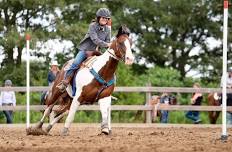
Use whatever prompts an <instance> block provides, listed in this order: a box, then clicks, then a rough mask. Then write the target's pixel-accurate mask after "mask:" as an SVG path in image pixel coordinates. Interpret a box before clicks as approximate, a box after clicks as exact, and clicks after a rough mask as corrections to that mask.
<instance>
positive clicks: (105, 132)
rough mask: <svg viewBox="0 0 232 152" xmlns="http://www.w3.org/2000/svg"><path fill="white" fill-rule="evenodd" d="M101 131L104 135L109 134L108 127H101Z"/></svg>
mask: <svg viewBox="0 0 232 152" xmlns="http://www.w3.org/2000/svg"><path fill="white" fill-rule="evenodd" d="M101 132H102V133H103V134H105V135H109V134H110V130H109V128H103V129H102V130H101Z"/></svg>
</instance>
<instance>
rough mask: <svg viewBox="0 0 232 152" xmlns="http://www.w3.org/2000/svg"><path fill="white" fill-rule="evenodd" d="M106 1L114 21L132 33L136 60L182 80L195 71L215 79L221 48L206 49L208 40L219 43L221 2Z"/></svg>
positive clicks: (175, 0)
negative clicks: (168, 69)
mask: <svg viewBox="0 0 232 152" xmlns="http://www.w3.org/2000/svg"><path fill="white" fill-rule="evenodd" d="M108 2H109V3H108V5H109V7H110V8H111V9H112V10H113V12H114V14H115V18H116V20H117V21H116V22H118V23H121V22H123V23H125V24H127V25H128V26H129V27H130V28H131V30H132V32H133V33H134V34H136V36H137V44H136V47H137V48H138V50H139V52H138V54H137V59H138V60H140V59H144V60H145V61H146V63H152V64H154V65H158V66H160V67H166V66H169V67H172V68H174V69H177V70H178V71H180V74H181V77H182V78H184V77H185V76H186V73H187V72H189V71H190V70H199V71H200V72H201V74H202V75H203V76H205V77H211V78H212V79H213V80H215V77H216V78H217V79H218V76H219V75H220V73H221V71H220V70H221V67H220V65H221V55H222V52H221V48H222V47H221V46H219V47H218V48H210V46H209V41H208V39H209V38H213V39H216V40H220V39H221V37H222V34H221V33H222V31H221V28H222V13H223V11H222V2H221V1H217V0H202V1H199V0H191V1H186V0H158V1H152V0H143V1H133V0H121V1H116V2H114V3H110V1H108ZM122 4H123V5H122ZM119 6H123V7H119ZM230 54H231V53H229V56H231V55H230ZM215 56H216V58H215ZM187 65H188V66H189V67H188V68H187ZM209 67H211V69H212V70H208V69H209ZM206 71H207V72H206ZM212 79H211V80H212Z"/></svg>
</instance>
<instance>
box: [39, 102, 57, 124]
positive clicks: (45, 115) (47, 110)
mask: <svg viewBox="0 0 232 152" xmlns="http://www.w3.org/2000/svg"><path fill="white" fill-rule="evenodd" d="M53 106H54V105H50V106H48V107H47V108H46V109H45V111H44V115H43V117H42V118H41V119H40V121H41V122H44V119H45V118H46V117H47V116H49V114H50V111H51V109H52V108H53Z"/></svg>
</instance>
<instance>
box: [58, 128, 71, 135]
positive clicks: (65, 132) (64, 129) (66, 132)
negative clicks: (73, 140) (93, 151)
mask: <svg viewBox="0 0 232 152" xmlns="http://www.w3.org/2000/svg"><path fill="white" fill-rule="evenodd" d="M60 135H61V136H68V135H69V130H68V128H65V127H64V128H63V130H62V131H61V133H60Z"/></svg>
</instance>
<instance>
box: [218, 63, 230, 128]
mask: <svg viewBox="0 0 232 152" xmlns="http://www.w3.org/2000/svg"><path fill="white" fill-rule="evenodd" d="M222 85H223V80H222V78H221V87H222ZM226 87H227V88H228V89H232V67H231V68H229V70H228V72H227V79H226ZM219 96H222V95H221V94H220V95H219ZM220 101H221V103H222V98H221V97H220ZM226 103H227V106H232V93H227V99H226ZM226 118H227V123H228V124H232V112H231V111H227V113H226Z"/></svg>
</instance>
